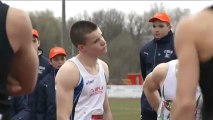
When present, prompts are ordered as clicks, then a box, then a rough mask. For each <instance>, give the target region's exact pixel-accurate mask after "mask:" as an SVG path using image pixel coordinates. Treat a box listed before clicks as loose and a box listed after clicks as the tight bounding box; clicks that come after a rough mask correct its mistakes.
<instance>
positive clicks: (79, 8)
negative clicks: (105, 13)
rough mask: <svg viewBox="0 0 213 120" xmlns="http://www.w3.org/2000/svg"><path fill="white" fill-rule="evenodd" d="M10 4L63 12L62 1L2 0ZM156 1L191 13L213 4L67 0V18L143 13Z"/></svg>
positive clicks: (59, 14) (210, 2) (210, 1)
mask: <svg viewBox="0 0 213 120" xmlns="http://www.w3.org/2000/svg"><path fill="white" fill-rule="evenodd" d="M2 1H3V2H5V3H7V4H9V5H10V6H13V7H17V8H22V9H24V10H25V11H42V10H46V9H49V10H51V11H53V12H54V15H55V16H57V17H60V16H61V14H62V10H61V8H62V2H61V1H59V0H57V1H51V0H50V1H21V0H19V1H13V0H9V1H8V0H2ZM154 2H157V3H158V4H160V3H163V5H164V6H165V7H166V8H167V9H172V8H177V7H180V8H182V9H184V8H189V9H190V10H191V13H196V12H198V11H200V10H202V9H203V8H205V7H207V6H209V5H211V4H213V1H212V0H209V1H71V0H68V1H67V0H66V18H67V19H68V18H70V17H73V16H76V15H77V14H79V13H81V14H82V13H83V12H84V11H87V12H88V13H89V14H91V13H92V12H94V11H97V10H100V9H104V10H107V9H111V8H115V9H117V10H120V11H122V12H124V13H130V12H131V11H135V12H136V13H138V14H143V12H144V11H149V9H150V6H151V5H153V3H154Z"/></svg>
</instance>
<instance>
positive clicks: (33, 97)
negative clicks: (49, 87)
mask: <svg viewBox="0 0 213 120" xmlns="http://www.w3.org/2000/svg"><path fill="white" fill-rule="evenodd" d="M39 51H40V52H41V54H40V55H39V70H38V79H37V83H36V86H35V89H34V91H33V92H32V93H31V94H29V95H28V106H29V109H30V120H37V118H36V106H37V103H38V102H37V101H38V90H39V88H38V86H39V83H40V81H41V80H42V79H43V77H45V76H46V75H47V74H48V73H49V72H50V71H51V69H52V67H51V65H50V64H49V59H48V58H46V57H45V56H43V54H42V53H43V52H42V50H41V49H39Z"/></svg>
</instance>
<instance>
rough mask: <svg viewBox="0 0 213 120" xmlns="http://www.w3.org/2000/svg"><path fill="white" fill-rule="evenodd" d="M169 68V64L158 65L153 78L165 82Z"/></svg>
mask: <svg viewBox="0 0 213 120" xmlns="http://www.w3.org/2000/svg"><path fill="white" fill-rule="evenodd" d="M168 67H169V64H168V63H161V64H159V65H157V66H156V67H155V68H154V70H153V72H152V77H154V78H155V79H159V80H164V79H165V77H166V74H167V71H168Z"/></svg>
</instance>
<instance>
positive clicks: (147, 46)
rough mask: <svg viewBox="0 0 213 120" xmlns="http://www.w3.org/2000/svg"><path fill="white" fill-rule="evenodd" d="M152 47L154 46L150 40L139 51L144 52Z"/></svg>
mask: <svg viewBox="0 0 213 120" xmlns="http://www.w3.org/2000/svg"><path fill="white" fill-rule="evenodd" d="M153 45H154V40H151V41H149V42H147V43H146V44H145V45H144V46H143V47H142V49H141V50H146V49H148V48H150V47H152V46H153Z"/></svg>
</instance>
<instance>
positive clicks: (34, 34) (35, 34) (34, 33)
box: [32, 29, 39, 38]
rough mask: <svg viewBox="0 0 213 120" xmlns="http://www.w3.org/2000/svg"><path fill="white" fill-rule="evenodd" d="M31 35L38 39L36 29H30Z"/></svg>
mask: <svg viewBox="0 0 213 120" xmlns="http://www.w3.org/2000/svg"><path fill="white" fill-rule="evenodd" d="M32 34H33V36H34V37H37V38H39V35H38V31H37V30H36V29H32Z"/></svg>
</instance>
